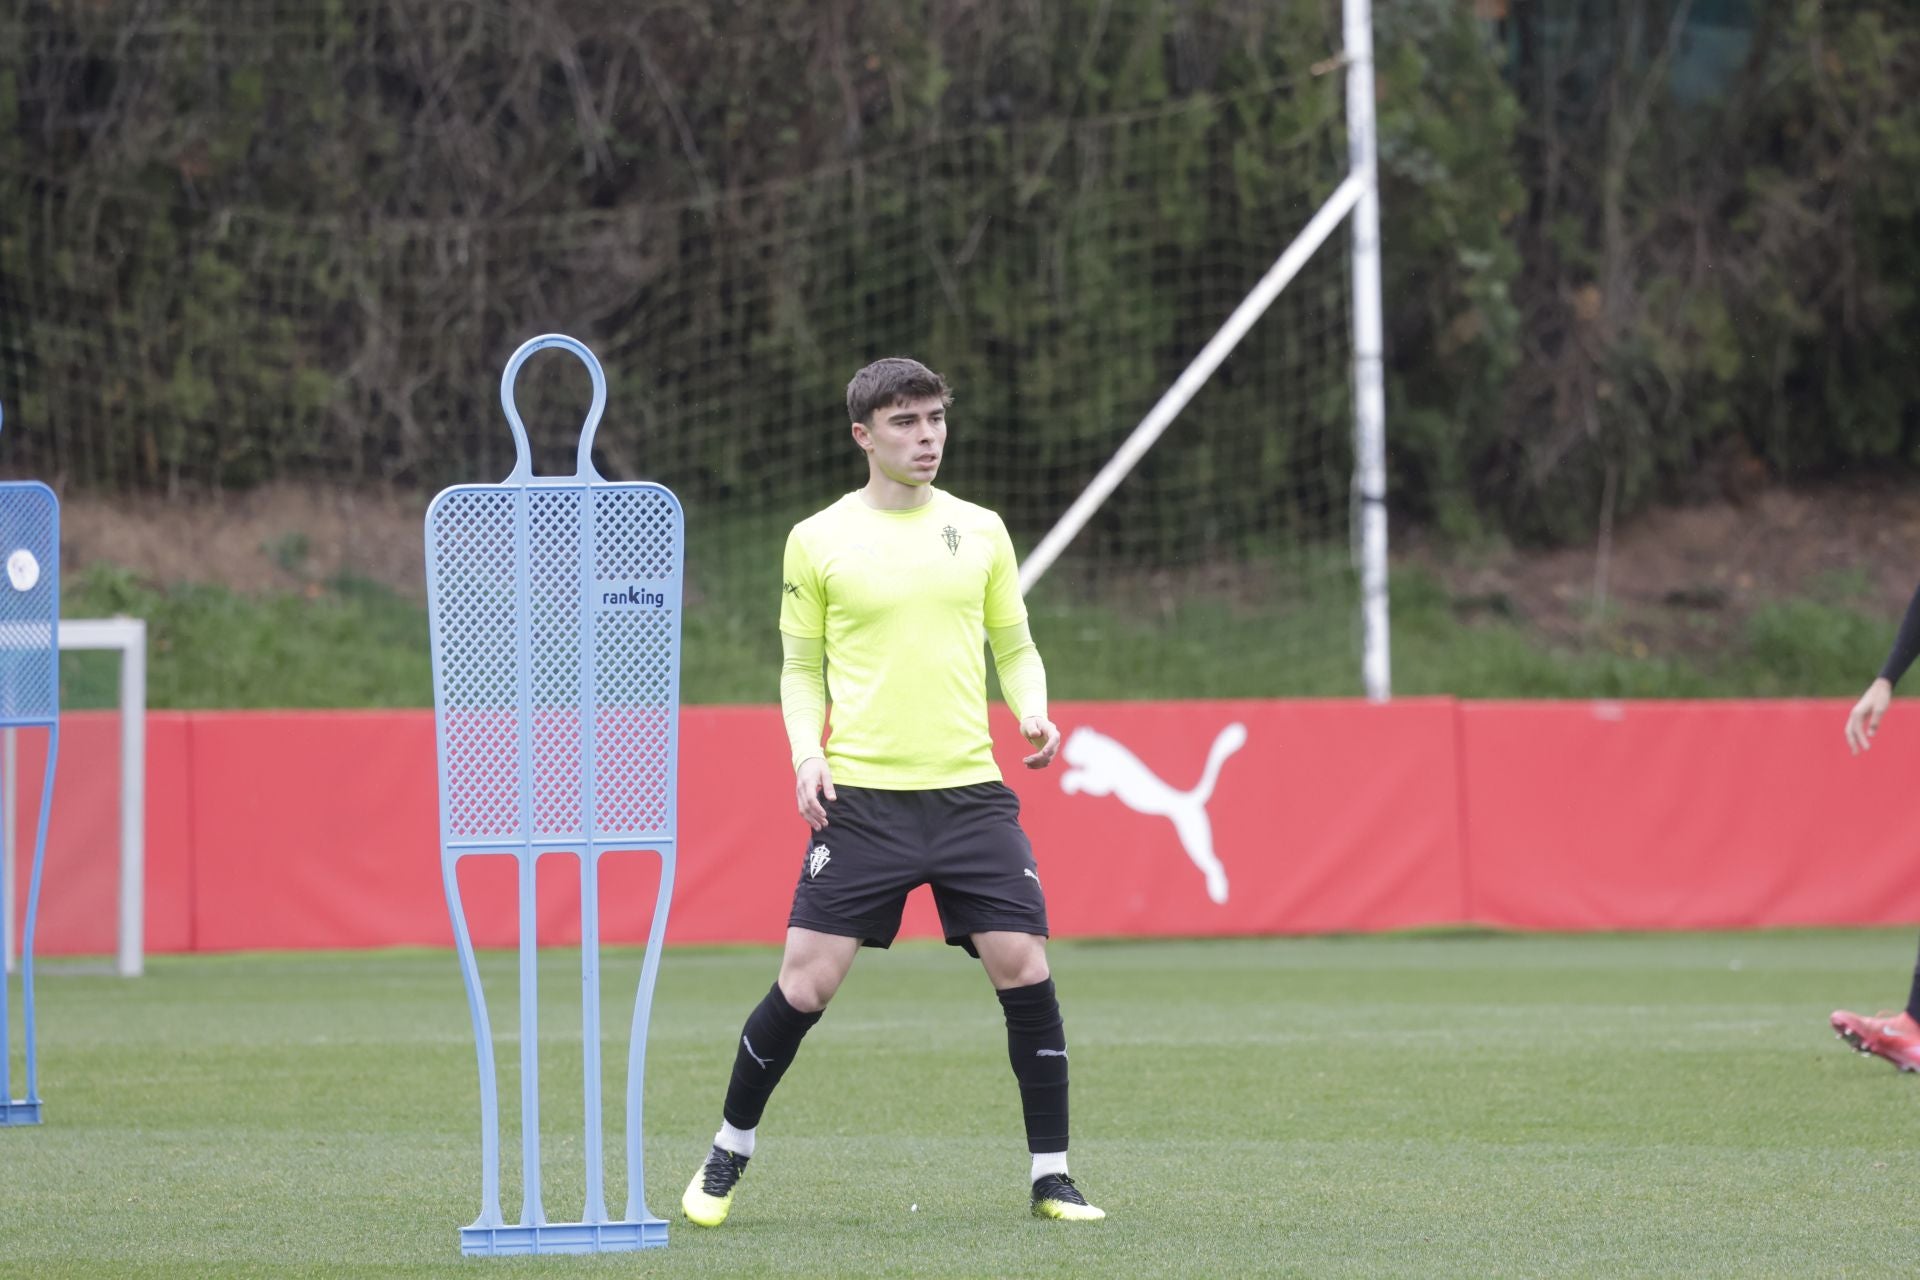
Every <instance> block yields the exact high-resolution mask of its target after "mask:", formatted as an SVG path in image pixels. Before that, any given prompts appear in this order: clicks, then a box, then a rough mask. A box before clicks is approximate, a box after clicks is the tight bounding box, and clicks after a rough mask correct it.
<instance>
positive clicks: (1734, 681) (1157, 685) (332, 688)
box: [62, 538, 1887, 708]
mask: <svg viewBox="0 0 1920 1280" xmlns="http://www.w3.org/2000/svg"><path fill="white" fill-rule="evenodd" d="M731 545H734V540H732V539H725V538H722V539H716V540H712V541H710V542H708V543H707V544H705V546H704V547H698V546H697V547H696V555H695V557H694V560H693V563H692V564H691V565H690V566H689V572H688V600H687V612H686V616H685V628H686V629H685V644H684V651H685V655H686V657H685V661H684V665H683V668H682V676H681V694H682V699H683V701H684V702H686V703H687V704H688V705H700V704H712V703H759V704H765V703H772V702H774V701H776V700H777V697H778V671H779V663H780V652H779V642H778V638H777V636H776V634H775V632H774V630H773V627H772V623H771V618H770V610H769V606H768V603H767V585H766V583H764V582H763V581H762V575H761V574H760V572H759V566H757V565H746V566H742V565H740V564H736V563H734V562H732V561H730V560H728V559H727V558H725V557H724V556H719V555H716V554H714V552H715V551H716V550H719V549H723V548H726V547H728V546H731ZM279 550H280V552H281V553H282V554H285V555H290V556H291V555H296V554H297V553H298V550H299V548H298V544H297V542H295V541H292V540H289V541H287V542H285V543H282V544H281V545H280V547H279ZM1269 568H1270V569H1271V570H1272V572H1273V573H1274V575H1275V576H1274V577H1272V578H1263V577H1261V576H1258V575H1257V574H1255V575H1252V576H1243V577H1240V578H1237V579H1236V581H1235V585H1234V589H1232V590H1225V589H1220V590H1214V591H1210V592H1209V591H1192V592H1188V593H1184V594H1180V593H1170V592H1167V591H1163V590H1159V589H1157V588H1156V587H1155V584H1154V583H1152V582H1147V583H1143V584H1142V585H1141V590H1140V591H1139V592H1138V593H1137V594H1128V595H1109V596H1106V597H1104V598H1092V597H1074V596H1072V595H1070V594H1066V593H1058V592H1052V593H1047V594H1046V595H1045V596H1044V597H1043V598H1042V599H1039V600H1037V601H1036V602H1035V604H1034V613H1033V630H1034V636H1035V639H1036V640H1037V641H1038V642H1039V644H1040V648H1041V653H1042V655H1043V656H1044V657H1045V658H1046V660H1047V668H1048V685H1049V690H1050V692H1051V693H1052V696H1053V697H1054V698H1055V699H1057V700H1061V701H1066V700H1084V701H1092V700H1116V699H1131V698H1249V697H1345V696H1351V695H1352V694H1353V693H1354V692H1355V687H1354V686H1355V678H1354V667H1355V656H1354V655H1355V651H1356V648H1357V645H1358V640H1357V636H1356V632H1355V626H1354V623H1353V603H1352V601H1351V600H1350V599H1348V598H1346V597H1343V596H1340V595H1329V596H1321V597H1306V598H1300V599H1296V600H1292V601H1291V602H1289V603H1287V604H1286V605H1285V606H1284V607H1278V608H1276V607H1275V605H1274V603H1273V601H1274V600H1276V599H1285V598H1286V596H1287V593H1286V592H1285V591H1284V590H1279V589H1277V588H1276V587H1275V586H1274V583H1275V582H1278V581H1283V580H1284V579H1283V578H1282V577H1281V576H1280V575H1281V574H1282V573H1283V571H1284V569H1285V566H1284V565H1272V566H1269ZM1393 593H1394V602H1393V623H1394V688H1395V691H1396V692H1397V693H1400V694H1404V695H1421V694H1443V693H1444V694H1456V695H1458V696H1461V697H1479V698H1520V697H1530V698H1627V697H1643V698H1644V697H1700V698H1719V697H1768V696H1814V695H1824V696H1841V695H1850V694H1853V693H1857V692H1858V685H1859V683H1860V679H1861V675H1860V673H1861V672H1863V671H1872V670H1874V669H1875V668H1876V666H1877V665H1878V663H1879V661H1880V659H1881V657H1882V656H1883V654H1884V651H1885V647H1886V634H1887V623H1886V620H1885V619H1884V618H1877V617H1870V616H1868V615H1867V614H1866V613H1865V612H1864V611H1863V610H1862V609H1861V608H1860V607H1859V605H1858V602H1857V599H1856V596H1857V592H1853V591H1851V590H1849V589H1848V587H1847V584H1846V583H1845V582H1836V583H1834V584H1833V589H1832V590H1831V591H1828V592H1823V593H1821V594H1820V595H1819V596H1818V597H1816V598H1806V599H1795V600H1786V601H1781V602H1778V603H1776V604H1773V605H1770V606H1768V607H1766V608H1763V609H1761V610H1759V611H1758V612H1756V613H1755V615H1754V616H1753V618H1752V619H1751V620H1750V622H1749V623H1748V624H1747V626H1746V628H1745V629H1744V631H1742V632H1740V633H1738V634H1737V635H1735V636H1734V637H1733V638H1732V639H1731V640H1730V641H1728V642H1727V643H1724V644H1720V645H1716V646H1715V647H1713V648H1712V649H1711V650H1708V651H1701V652H1696V651H1694V650H1690V649H1687V648H1684V647H1681V648H1672V647H1669V648H1665V649H1649V648H1648V647H1647V646H1646V645H1644V644H1641V645H1637V646H1636V645H1634V644H1631V643H1622V642H1621V639H1620V635H1619V633H1618V632H1617V631H1614V630H1610V629H1609V628H1607V627H1605V626H1596V627H1595V629H1594V631H1593V633H1592V634H1591V636H1589V637H1587V638H1586V639H1585V640H1584V641H1582V642H1581V643H1578V644H1566V643H1563V644H1554V643H1543V642H1542V640H1541V639H1540V637H1539V636H1537V635H1535V634H1533V633H1532V632H1530V631H1529V630H1527V629H1526V628H1525V627H1524V626H1522V625H1521V624H1520V623H1518V622H1516V621H1513V620H1511V619H1501V618H1498V617H1494V618H1488V617H1485V616H1482V615H1481V614H1479V613H1473V612H1468V611H1465V610H1463V609H1462V608H1461V607H1460V605H1459V602H1457V601H1456V600H1454V599H1453V598H1452V597H1451V596H1450V595H1449V594H1448V593H1447V591H1446V590H1445V588H1444V587H1443V586H1442V585H1441V584H1440V583H1439V582H1438V581H1437V580H1436V579H1434V578H1433V577H1431V576H1429V575H1427V574H1424V573H1421V572H1419V571H1417V570H1403V571H1401V572H1399V573H1397V574H1396V576H1395V578H1394V583H1393ZM65 603H66V608H65V612H66V614H67V616H69V617H102V616H110V615H113V614H116V613H126V614H130V615H134V616H139V617H144V618H145V619H146V620H147V628H148V648H149V657H148V662H149V670H148V701H149V704H150V705H151V706H153V707H156V708H222V707H226V708H301V707H360V706H364V707H412V706H431V705H432V702H433V682H432V672H431V670H430V668H429V664H428V652H427V623H426V612H425V610H424V608H423V607H422V606H421V605H420V604H419V602H418V601H416V600H411V599H407V598H404V597H401V596H398V595H396V594H394V593H392V592H390V591H388V590H386V589H385V588H382V587H379V586H376V585H374V584H372V583H368V582H365V581H363V580H358V579H351V578H348V579H340V580H335V581H331V582H324V583H314V584H312V585H311V586H309V587H308V588H306V589H305V590H302V591H298V592H288V593H282V594H277V595H270V596H265V597H250V596H244V595H240V594H237V593H235V592H232V591H229V590H227V589H225V588H223V587H217V586H212V585H206V584H185V585H180V586H175V587H172V588H169V589H166V590H161V589H158V588H155V587H153V586H151V585H150V584H146V583H143V582H141V581H139V580H137V579H136V578H134V577H133V576H132V575H130V574H128V573H126V572H124V571H121V570H115V569H110V568H105V567H95V568H93V569H91V570H89V571H88V572H86V573H84V574H81V575H78V576H76V577H74V578H71V579H69V581H68V582H67V584H66V602H65ZM1282 631H1284V632H1285V633H1286V634H1288V635H1297V636H1300V637H1303V638H1304V639H1303V640H1302V641H1300V642H1298V643H1295V642H1289V643H1288V644H1285V645H1280V644H1276V643H1274V637H1275V635H1276V634H1278V633H1281V632H1282ZM62 677H63V682H64V684H65V689H64V690H63V700H64V701H63V705H66V706H68V707H70V708H79V707H107V706H112V705H114V698H115V696H116V694H115V689H116V684H115V679H116V675H115V670H114V667H113V664H112V662H111V661H110V659H109V657H108V656H104V655H97V654H70V655H67V656H66V657H65V658H63V660H62ZM989 679H991V670H990V672H989ZM995 696H997V694H995Z"/></svg>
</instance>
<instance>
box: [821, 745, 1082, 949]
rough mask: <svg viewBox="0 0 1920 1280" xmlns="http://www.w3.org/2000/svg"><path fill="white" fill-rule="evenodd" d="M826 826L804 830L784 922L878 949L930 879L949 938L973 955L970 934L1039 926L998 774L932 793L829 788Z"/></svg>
mask: <svg viewBox="0 0 1920 1280" xmlns="http://www.w3.org/2000/svg"><path fill="white" fill-rule="evenodd" d="M834 793H835V795H836V797H837V798H836V799H833V800H830V801H827V802H826V809H827V828H826V830H824V831H809V832H808V833H807V842H806V846H805V848H806V852H805V853H804V855H803V856H802V857H801V860H800V883H799V884H798V885H797V886H796V887H795V888H794V891H793V913H792V914H791V915H790V916H788V917H787V923H788V924H789V925H792V926H794V927H796V928H801V929H812V930H815V931H816V932H819V933H831V934H836V935H838V936H840V937H843V938H858V939H860V941H861V942H862V943H864V944H865V945H866V946H869V947H884V946H887V945H889V944H890V943H892V941H893V939H894V935H895V934H897V933H899V932H900V913H901V911H902V909H903V908H905V906H906V903H907V894H908V893H910V892H912V891H913V890H914V889H916V888H918V887H919V886H921V885H923V884H925V885H932V886H933V903H934V906H935V907H936V908H937V909H938V910H939V912H940V928H941V930H942V932H944V933H945V934H946V937H947V941H948V942H949V943H950V944H952V945H954V946H956V947H965V948H966V950H967V954H968V955H975V956H977V955H978V954H979V952H977V951H975V950H974V947H973V939H972V935H973V934H976V933H982V932H986V931H989V930H1005V931H1007V932H1010V933H1037V934H1039V935H1040V936H1041V937H1045V936H1046V934H1047V899H1046V895H1045V894H1043V893H1041V891H1040V871H1039V868H1038V867H1037V866H1036V865H1035V864H1034V861H1033V845H1032V843H1031V842H1030V841H1028V839H1027V833H1026V832H1024V831H1022V830H1021V829H1020V799H1019V797H1018V796H1016V795H1014V794H1013V792H1012V790H1011V789H1009V788H1008V787H1007V785H1006V784H1005V783H1004V782H982V783H979V784H977V785H975V786H971V787H947V788H943V789H940V790H934V791H879V790H875V789H873V788H870V787H835V788H834Z"/></svg>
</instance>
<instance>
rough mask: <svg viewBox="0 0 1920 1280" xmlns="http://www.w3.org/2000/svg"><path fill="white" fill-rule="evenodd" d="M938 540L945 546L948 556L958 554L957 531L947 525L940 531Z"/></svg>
mask: <svg viewBox="0 0 1920 1280" xmlns="http://www.w3.org/2000/svg"><path fill="white" fill-rule="evenodd" d="M940 540H941V541H942V542H944V543H946V544H947V554H948V555H950V556H957V555H959V554H960V531H959V530H958V529H956V528H954V527H953V526H952V525H948V526H947V527H946V528H944V529H942V530H941V531H940Z"/></svg>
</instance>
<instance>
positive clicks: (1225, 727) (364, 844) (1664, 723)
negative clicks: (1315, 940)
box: [17, 699, 1920, 955]
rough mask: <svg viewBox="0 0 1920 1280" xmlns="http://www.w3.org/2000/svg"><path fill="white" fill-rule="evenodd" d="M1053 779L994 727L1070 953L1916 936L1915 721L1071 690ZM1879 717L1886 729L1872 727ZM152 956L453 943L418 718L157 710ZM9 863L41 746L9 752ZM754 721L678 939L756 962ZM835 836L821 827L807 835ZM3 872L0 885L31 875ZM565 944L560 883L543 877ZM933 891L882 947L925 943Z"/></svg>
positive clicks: (682, 897) (93, 817)
mask: <svg viewBox="0 0 1920 1280" xmlns="http://www.w3.org/2000/svg"><path fill="white" fill-rule="evenodd" d="M1055 714H1056V716H1057V717H1058V718H1059V720H1060V723H1061V725H1062V727H1063V729H1065V731H1066V732H1067V735H1068V736H1067V741H1066V745H1065V747H1064V749H1063V751H1062V754H1061V758H1060V759H1059V760H1058V761H1056V762H1055V764H1054V766H1053V767H1052V768H1051V769H1048V770H1044V771H1029V770H1027V769H1025V768H1023V767H1022V766H1021V764H1020V757H1021V756H1022V755H1024V754H1025V752H1026V750H1027V748H1026V746H1025V744H1024V743H1022V742H1020V741H1019V740H1018V739H1017V738H1016V737H1015V735H1014V734H1013V732H1012V725H1011V722H1010V720H1009V719H1008V717H1006V716H1005V715H1004V714H1002V713H999V712H996V716H995V726H996V732H997V733H999V734H1000V735H1001V737H1000V740H999V742H998V752H999V759H1000V764H1001V768H1002V770H1003V772H1004V773H1005V774H1006V776H1007V779H1008V782H1009V783H1010V784H1011V785H1012V786H1013V787H1014V789H1015V790H1016V791H1017V792H1018V793H1019V795H1020V798H1021V803H1022V808H1023V821H1024V823H1025V825H1026V828H1027V831H1028V833H1029V834H1030V835H1031V836H1032V837H1033V841H1034V847H1035V851H1036V855H1037V857H1038V860H1039V865H1040V875H1041V877H1042V878H1043V880H1044V882H1045V884H1046V888H1047V897H1048V903H1049V909H1050V910H1051V912H1052V919H1053V925H1054V929H1055V932H1056V933H1057V934H1059V935H1061V936H1090V935H1099V936H1156V935H1184V936H1204V935H1219V934H1269V933H1326V932H1334V931H1349V930H1352V931H1365V930H1380V929H1393V928H1403V927H1407V926H1415V925H1423V924H1447V923H1459V922H1480V923H1486V924H1493V925H1501V926H1512V927H1519V928H1553V929H1620V928H1717V927H1745V926H1759V925H1774V924H1848V923H1882V922H1890V921H1906V920H1914V919H1920V856H1915V853H1916V852H1920V815H1916V814H1915V813H1914V812H1913V811H1912V806H1911V805H1909V804H1907V803H1906V802H1905V792H1904V785H1905V783H1906V780H1907V779H1909V778H1911V777H1913V776H1914V773H1915V770H1916V769H1917V768H1920V723H1916V725H1914V726H1913V732H1912V733H1902V732H1900V729H1901V726H1900V724H1899V723H1898V721H1897V719H1896V721H1895V722H1894V723H1892V724H1891V725H1890V726H1889V731H1888V732H1887V733H1885V734H1883V735H1882V737H1881V740H1880V745H1878V746H1876V747H1875V748H1874V750H1873V752H1872V753H1870V755H1869V756H1868V757H1867V758H1865V759H1861V760H1853V759H1851V758H1850V757H1849V756H1848V754H1847V751H1846V748H1845V746H1844V744H1843V743H1842V741H1841V737H1840V726H1841V723H1842V720H1843V718H1844V715H1845V706H1844V704H1836V703H1828V702H1779V703H1626V704H1612V703H1456V702H1454V701H1452V700H1450V699H1411V700H1405V701H1399V702H1395V703H1392V704H1390V705H1387V706H1371V705H1368V704H1365V703H1361V702H1347V701H1308V702H1293V701H1238V702H1235V701H1218V702H1178V703H1137V702H1124V703H1078V704H1064V705H1059V706H1057V707H1056V708H1055ZM1898 715H1899V712H1898V711H1897V710H1896V712H1895V716H1896V717H1898ZM147 733H148V738H147V741H148V761H147V771H148V777H147V802H148V812H147V863H146V867H147V870H146V884H147V894H146V921H147V946H148V949H149V950H152V951H160V952H165V951H224V950H236V949H253V948H309V947H367V946H388V945H402V944H426V945H436V946H441V945H446V944H448V943H449V942H450V941H451V938H452V933H451V927H450V925H449V923H448V919H447V913H446V908H445V903H444V898H443V889H442V885H441V879H440V869H439V858H438V850H437V847H436V842H437V840H438V831H439V823H438V799H437V795H436V791H435V768H434V754H433V718H432V715H431V713H430V712H426V711H401V712H311V713H252V712H212V713H191V712H173V713H156V714H154V715H152V716H150V717H149V719H148V730H147ZM62 734H63V736H62V751H61V760H60V767H59V772H58V775H57V782H56V791H55V800H54V815H53V821H52V830H51V833H50V841H49V851H48V860H47V880H46V888H45V892H44V896H43V901H42V914H41V919H40V934H39V946H40V950H41V952H42V953H43V954H53V955H58V954H72V953H103V952H107V951H110V950H111V949H112V946H113V934H112V921H113V904H114V902H115V885H116V877H117V866H116V864H115V859H114V854H115V844H116V839H115V836H116V832H117V826H116V823H117V765H116V762H115V751H116V749H117V737H118V733H117V724H116V720H115V718H114V717H113V716H112V715H110V714H104V713H100V714H85V713H82V714H74V715H69V716H68V717H66V719H65V721H64V723H63V730H62ZM21 741H22V751H21V762H20V767H19V784H20V795H21V803H20V812H19V814H18V816H17V827H18V831H17V838H19V839H22V840H23V843H22V844H21V845H20V846H19V847H20V848H21V849H23V850H30V849H31V847H32V845H31V840H32V834H33V827H32V823H33V819H34V811H35V807H36V805H37V801H38V785H39V778H40V776H41V775H40V773H39V770H40V754H39V752H40V748H39V747H37V746H36V745H34V742H35V737H34V735H32V734H28V733H24V732H23V734H22V735H21ZM790 776H791V773H790V771H789V769H788V766H787V759H786V744H785V739H784V736H783V734H782V730H781V725H780V718H779V714H778V712H777V710H775V709H774V708H771V707H700V708H689V709H687V710H686V712H685V713H684V716H683V721H682V731H681V787H680V795H679V833H680V845H679V849H680V857H679V866H678V878H677V882H676V885H675V888H674V896H673V906H672V913H671V917H670V926H669V931H668V938H669V940H670V941H672V942H682V943H691V942H736V941H774V940H777V939H778V938H780V937H781V936H782V935H783V933H784V930H785V924H786V911H787V906H788V902H789V899H790V896H791V893H792V890H793V884H794V880H795V878H796V877H797V876H798V875H799V872H800V864H801V860H802V856H803V854H804V852H805V850H806V849H807V847H808V846H809V845H810V844H811V843H812V842H813V839H814V837H812V835H811V833H809V832H808V831H807V829H806V828H805V826H804V825H803V824H802V823H801V822H800V821H799V819H798V818H797V817H796V815H795V814H794V812H793V799H792V794H791V790H790V784H789V781H788V780H789V778H790ZM824 838H825V839H826V840H828V841H829V842H830V841H831V829H829V831H828V833H827V834H826V836H825V837H824ZM24 862H25V859H24V858H22V859H21V863H22V865H21V867H20V868H19V874H20V876H21V879H22V882H23V883H24V876H25V866H24ZM656 883H657V866H656V865H655V860H654V859H653V858H652V857H650V856H647V855H641V854H637V853H635V854H619V855H614V856H612V857H610V858H608V859H607V860H606V861H605V863H604V864H603V873H602V910H603V920H604V927H605V933H606V936H607V938H608V939H609V940H615V941H637V940H639V939H641V938H643V937H644V936H645V933H646V928H647V924H648V921H649V919H650V913H651V911H652V905H653V901H654V894H655V887H656ZM460 889H461V893H462V896H463V900H464V904H465V906H466V908H467V916H468V919H469V921H470V922H471V924H472V927H473V930H474V935H475V939H476V941H477V942H479V944H480V945H482V946H500V945H506V944H508V943H510V942H511V941H512V939H513V937H514V936H515V918H516V910H517V906H516V901H517V899H516V895H517V886H516V883H515V880H514V876H513V874H512V868H511V861H510V860H509V859H504V858H498V857H494V858H468V859H465V860H463V862H462V864H461V870H460ZM539 900H540V910H539V919H540V936H541V939H542V941H546V942H565V941H572V940H574V934H573V928H574V924H575V921H576V920H577V914H576V913H577V902H578V869H577V867H576V865H575V863H574V860H573V859H572V858H571V857H570V856H568V855H558V854H556V855H550V856H548V857H546V858H543V859H542V860H541V864H540V869H539ZM937 933H938V924H937V921H936V920H935V918H934V914H933V911H932V907H931V903H930V901H929V900H928V898H927V895H926V894H925V892H924V891H922V892H921V893H918V894H916V895H915V899H914V901H913V902H912V903H911V904H910V905H909V909H908V916H907V926H906V928H905V929H904V930H903V936H909V937H913V936H919V937H928V936H936V935H937Z"/></svg>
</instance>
